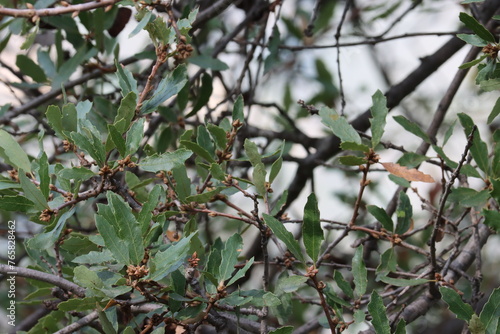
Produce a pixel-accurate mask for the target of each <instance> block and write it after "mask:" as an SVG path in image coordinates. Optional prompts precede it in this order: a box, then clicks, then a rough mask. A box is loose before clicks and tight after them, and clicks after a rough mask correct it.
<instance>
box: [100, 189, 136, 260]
mask: <svg viewBox="0 0 500 334" xmlns="http://www.w3.org/2000/svg"><path fill="white" fill-rule="evenodd" d="M106 197H107V199H108V205H103V204H98V209H99V210H98V214H96V216H95V219H96V226H97V229H98V230H99V233H100V234H101V235H102V237H103V239H104V243H105V245H106V247H108V248H109V250H110V251H111V252H112V253H113V256H114V257H115V258H116V259H117V260H118V262H119V263H120V264H125V265H128V264H134V265H137V264H139V263H140V262H141V260H142V259H143V257H144V246H143V243H142V233H141V228H140V225H139V222H138V221H137V219H136V218H135V216H134V215H133V214H132V209H131V208H130V206H129V205H128V204H127V203H125V201H124V200H123V199H122V197H121V196H119V195H117V194H115V193H113V192H108V193H107V194H106Z"/></svg>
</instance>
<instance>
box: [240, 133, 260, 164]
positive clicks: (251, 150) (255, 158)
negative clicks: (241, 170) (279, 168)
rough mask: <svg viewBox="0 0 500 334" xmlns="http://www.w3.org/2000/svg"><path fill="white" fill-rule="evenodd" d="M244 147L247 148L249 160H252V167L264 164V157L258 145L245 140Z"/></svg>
mask: <svg viewBox="0 0 500 334" xmlns="http://www.w3.org/2000/svg"><path fill="white" fill-rule="evenodd" d="M243 147H244V148H245V153H246V155H247V156H248V160H250V163H251V164H252V166H254V167H255V166H257V165H258V164H259V163H261V162H262V156H261V155H260V153H259V149H258V148H257V145H256V144H255V143H254V142H253V141H251V140H249V139H248V138H247V139H245V143H244V144H243Z"/></svg>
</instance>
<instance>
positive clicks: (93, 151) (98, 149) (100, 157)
mask: <svg viewBox="0 0 500 334" xmlns="http://www.w3.org/2000/svg"><path fill="white" fill-rule="evenodd" d="M83 133H85V135H82V134H81V133H79V132H72V133H71V139H73V142H74V143H75V145H76V146H77V147H78V148H80V149H81V150H83V151H85V152H87V153H88V154H89V155H90V156H91V157H92V158H93V159H94V160H95V161H96V162H97V164H98V165H99V166H101V167H102V166H104V161H105V160H106V150H105V148H104V145H103V143H102V142H101V140H100V139H99V138H97V137H96V136H94V134H93V133H90V131H87V132H83Z"/></svg>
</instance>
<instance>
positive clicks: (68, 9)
mask: <svg viewBox="0 0 500 334" xmlns="http://www.w3.org/2000/svg"><path fill="white" fill-rule="evenodd" d="M118 1H119V0H101V1H91V2H87V3H82V4H78V5H68V6H63V7H56V8H42V9H35V8H30V9H17V8H5V7H0V15H5V16H13V17H26V18H32V17H37V16H38V17H42V16H58V15H62V14H69V13H78V12H83V11H88V10H92V9H96V8H102V7H108V6H112V5H114V4H115V3H117V2H118Z"/></svg>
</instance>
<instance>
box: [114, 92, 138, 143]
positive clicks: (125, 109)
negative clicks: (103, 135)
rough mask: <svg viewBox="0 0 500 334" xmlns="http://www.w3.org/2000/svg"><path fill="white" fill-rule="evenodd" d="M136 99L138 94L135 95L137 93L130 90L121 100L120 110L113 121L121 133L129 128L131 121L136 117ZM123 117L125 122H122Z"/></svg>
mask: <svg viewBox="0 0 500 334" xmlns="http://www.w3.org/2000/svg"><path fill="white" fill-rule="evenodd" d="M136 101H137V96H136V95H135V93H134V92H129V93H128V94H127V95H125V97H124V98H123V99H122V100H121V102H120V106H119V107H118V112H117V113H116V116H115V120H114V121H113V124H114V125H115V126H116V129H117V130H118V132H119V133H120V134H123V133H124V132H125V131H127V130H128V128H129V126H130V122H132V119H134V116H135V108H136V103H137V102H136ZM122 119H123V120H124V122H120V121H121V120H122ZM118 124H120V125H118Z"/></svg>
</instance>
